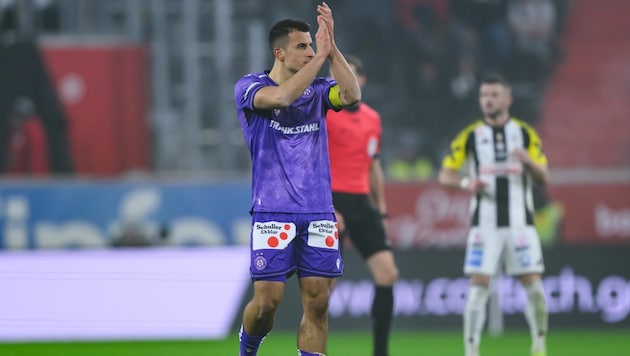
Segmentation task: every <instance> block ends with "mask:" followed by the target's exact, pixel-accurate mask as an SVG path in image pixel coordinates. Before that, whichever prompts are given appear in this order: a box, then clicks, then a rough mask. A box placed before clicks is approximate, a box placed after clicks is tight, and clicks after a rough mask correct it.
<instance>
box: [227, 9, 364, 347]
mask: <svg viewBox="0 0 630 356" xmlns="http://www.w3.org/2000/svg"><path fill="white" fill-rule="evenodd" d="M317 12H318V16H317V23H318V25H319V28H318V30H317V32H316V34H315V44H316V48H317V52H315V50H314V49H313V47H312V45H313V41H312V39H311V35H310V32H309V31H310V28H309V25H308V24H307V23H305V22H302V21H297V20H290V19H287V20H282V21H279V22H277V23H276V24H275V25H274V26H273V27H272V28H271V31H270V32H269V45H270V47H271V50H272V51H273V56H274V63H273V67H272V68H271V70H270V71H265V72H260V73H251V74H247V75H245V76H244V77H242V78H241V79H240V80H239V81H238V82H237V83H236V85H235V89H234V99H235V101H236V108H237V112H238V119H239V122H240V125H241V129H242V131H243V137H244V138H245V142H246V144H247V147H248V149H249V151H250V155H251V159H252V206H251V214H252V229H251V236H250V237H251V240H250V245H251V263H250V272H251V276H252V280H253V283H254V296H253V298H252V299H251V301H250V302H249V303H248V304H247V306H246V307H245V310H244V311H243V323H242V325H241V331H240V337H239V339H240V356H253V355H256V354H257V350H258V347H259V346H260V343H261V342H262V340H263V338H264V337H265V336H266V335H267V333H269V331H270V330H271V329H272V327H273V321H274V315H275V311H276V309H277V307H278V305H279V303H280V301H281V300H282V296H283V294H284V288H285V282H286V279H287V278H288V277H289V276H291V275H292V274H293V273H296V274H297V277H298V278H299V286H300V292H301V298H302V306H303V315H302V320H301V322H300V326H299V329H298V337H297V347H298V352H297V353H298V355H303V356H307V355H324V352H326V342H327V337H328V302H329V296H330V290H331V283H332V280H333V278H335V277H339V276H341V275H342V273H343V262H342V261H341V256H340V254H339V240H338V233H337V226H336V220H335V215H334V209H333V204H332V193H331V185H330V163H329V157H328V138H327V132H326V123H325V116H326V112H327V110H329V109H334V110H340V109H341V108H343V107H345V106H349V105H353V104H356V103H357V102H359V101H360V99H361V90H360V88H359V84H358V82H357V79H356V77H355V76H354V73H353V72H352V70H351V68H350V66H349V65H348V63H347V62H346V60H345V59H344V56H343V54H342V53H341V51H340V50H339V48H337V45H336V44H335V40H334V20H333V16H332V11H331V9H330V7H328V5H327V4H326V3H322V4H321V5H318V6H317ZM326 60H328V61H329V64H330V68H331V71H332V72H333V73H334V77H335V79H336V80H332V79H326V78H321V77H317V74H318V72H319V71H320V69H321V68H322V66H323V64H324V63H325V62H326Z"/></svg>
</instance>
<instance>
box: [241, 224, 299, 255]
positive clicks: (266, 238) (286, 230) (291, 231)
mask: <svg viewBox="0 0 630 356" xmlns="http://www.w3.org/2000/svg"><path fill="white" fill-rule="evenodd" d="M295 231H296V229H295V224H294V223H286V222H278V221H266V222H256V223H254V227H253V231H252V249H253V250H254V251H256V250H265V249H272V250H284V249H285V248H286V247H287V246H288V245H289V243H290V242H291V241H293V239H295Z"/></svg>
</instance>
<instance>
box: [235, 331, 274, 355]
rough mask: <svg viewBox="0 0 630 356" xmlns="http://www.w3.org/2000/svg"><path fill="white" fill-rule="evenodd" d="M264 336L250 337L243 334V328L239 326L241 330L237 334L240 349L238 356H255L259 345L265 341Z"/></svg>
mask: <svg viewBox="0 0 630 356" xmlns="http://www.w3.org/2000/svg"><path fill="white" fill-rule="evenodd" d="M265 336H267V335H266V334H265V335H262V336H250V335H247V333H246V332H245V328H244V327H243V325H241V330H240V331H239V333H238V340H239V344H240V347H241V352H240V354H239V356H256V354H257V353H258V348H259V347H260V344H261V343H262V342H263V340H264V339H265Z"/></svg>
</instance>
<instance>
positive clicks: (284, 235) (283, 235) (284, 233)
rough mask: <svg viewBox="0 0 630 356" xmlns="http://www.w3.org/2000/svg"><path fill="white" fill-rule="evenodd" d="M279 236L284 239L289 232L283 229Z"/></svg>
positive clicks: (287, 236)
mask: <svg viewBox="0 0 630 356" xmlns="http://www.w3.org/2000/svg"><path fill="white" fill-rule="evenodd" d="M280 238H281V239H283V240H286V239H287V238H289V234H287V233H286V232H284V231H283V232H281V233H280Z"/></svg>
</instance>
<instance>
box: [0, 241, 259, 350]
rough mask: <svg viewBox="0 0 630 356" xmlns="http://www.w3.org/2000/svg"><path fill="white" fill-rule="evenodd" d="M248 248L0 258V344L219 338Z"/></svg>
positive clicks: (244, 277) (240, 293)
mask: <svg viewBox="0 0 630 356" xmlns="http://www.w3.org/2000/svg"><path fill="white" fill-rule="evenodd" d="M249 282H250V279H249V249H248V248H247V247H220V248H178V249H173V248H169V249H159V248H143V249H117V250H92V251H86V250H82V251H27V252H3V253H0V285H2V290H3V292H2V298H0V301H1V307H0V340H2V341H21V340H79V339H82V340H85V339H92V340H101V339H104V340H108V339H109V340H112V339H138V340H140V339H213V338H224V337H226V336H227V335H228V334H229V332H230V327H231V326H232V323H233V322H234V320H235V317H236V315H237V314H238V312H239V308H240V304H241V301H242V299H243V297H244V295H245V293H246V291H247V288H248V286H249Z"/></svg>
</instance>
